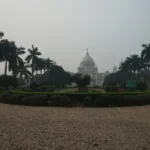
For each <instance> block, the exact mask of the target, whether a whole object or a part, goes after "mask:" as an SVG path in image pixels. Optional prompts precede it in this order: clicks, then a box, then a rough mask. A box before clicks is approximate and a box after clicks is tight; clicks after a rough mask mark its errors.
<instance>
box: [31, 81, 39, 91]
mask: <svg viewBox="0 0 150 150" xmlns="http://www.w3.org/2000/svg"><path fill="white" fill-rule="evenodd" d="M37 87H38V84H37V83H35V82H32V83H31V84H30V88H31V89H33V90H34V89H36V88H37Z"/></svg>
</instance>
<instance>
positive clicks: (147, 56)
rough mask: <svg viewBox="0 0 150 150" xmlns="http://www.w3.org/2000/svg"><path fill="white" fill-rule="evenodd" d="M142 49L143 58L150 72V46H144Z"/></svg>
mask: <svg viewBox="0 0 150 150" xmlns="http://www.w3.org/2000/svg"><path fill="white" fill-rule="evenodd" d="M142 47H143V50H142V52H141V58H142V59H143V61H144V62H145V65H146V68H147V69H148V71H150V44H147V45H146V44H143V45H142Z"/></svg>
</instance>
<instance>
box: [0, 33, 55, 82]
mask: <svg viewBox="0 0 150 150" xmlns="http://www.w3.org/2000/svg"><path fill="white" fill-rule="evenodd" d="M3 37H4V33H3V32H0V62H5V70H4V74H5V75H7V70H9V71H12V74H13V75H14V76H18V77H20V78H22V77H25V78H26V79H27V80H29V79H33V76H34V73H35V72H36V74H37V71H39V70H40V71H41V73H42V71H44V72H45V71H49V70H50V68H51V66H52V65H53V61H52V60H51V59H50V58H47V59H44V58H39V56H41V52H39V51H38V48H37V47H34V46H33V45H32V48H31V49H28V53H29V54H28V55H27V57H26V58H25V60H23V59H22V58H21V56H22V55H24V54H25V53H26V50H25V48H24V47H17V46H16V44H15V42H14V41H9V40H8V39H3ZM29 68H31V72H30V71H29Z"/></svg>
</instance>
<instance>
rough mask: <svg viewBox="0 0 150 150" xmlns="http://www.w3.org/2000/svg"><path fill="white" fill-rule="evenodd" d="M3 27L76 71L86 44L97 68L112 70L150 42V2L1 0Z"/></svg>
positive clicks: (7, 34)
mask: <svg viewBox="0 0 150 150" xmlns="http://www.w3.org/2000/svg"><path fill="white" fill-rule="evenodd" d="M0 31H3V32H5V38H8V39H9V40H13V41H16V43H17V45H18V46H24V47H25V48H26V49H28V48H30V47H31V45H32V44H34V45H35V46H37V47H38V48H39V51H40V52H42V57H44V58H47V57H49V58H51V59H53V60H55V61H56V63H57V64H58V65H62V66H63V68H64V69H65V70H68V71H73V72H76V71H77V67H78V66H79V64H80V61H81V60H82V58H83V57H84V56H85V54H86V48H88V49H89V53H90V56H91V57H92V58H93V59H94V61H95V63H96V65H97V66H98V68H99V72H105V71H107V70H109V71H112V68H113V66H114V65H119V63H120V61H121V59H124V58H125V57H126V56H128V55H130V54H134V53H136V54H140V52H141V50H142V47H141V45H142V44H148V43H150V0H0ZM0 68H1V71H0V72H1V73H2V72H3V64H1V65H0Z"/></svg>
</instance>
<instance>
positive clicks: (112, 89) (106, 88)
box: [104, 86, 119, 92]
mask: <svg viewBox="0 0 150 150" xmlns="http://www.w3.org/2000/svg"><path fill="white" fill-rule="evenodd" d="M104 89H105V91H106V92H118V91H119V90H118V88H117V87H116V86H106V87H105V88H104Z"/></svg>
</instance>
